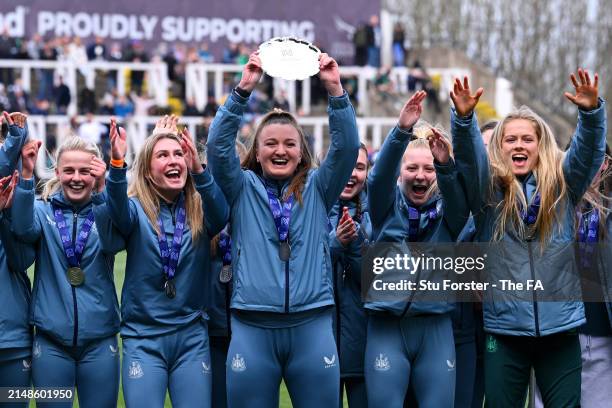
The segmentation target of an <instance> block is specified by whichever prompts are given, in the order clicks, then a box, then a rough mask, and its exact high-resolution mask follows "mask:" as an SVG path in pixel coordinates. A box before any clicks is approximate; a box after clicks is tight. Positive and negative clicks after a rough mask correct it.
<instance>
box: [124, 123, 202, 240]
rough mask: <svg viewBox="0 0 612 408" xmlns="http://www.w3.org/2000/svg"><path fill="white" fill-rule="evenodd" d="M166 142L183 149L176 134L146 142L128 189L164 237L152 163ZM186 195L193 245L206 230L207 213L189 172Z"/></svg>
mask: <svg viewBox="0 0 612 408" xmlns="http://www.w3.org/2000/svg"><path fill="white" fill-rule="evenodd" d="M162 139H172V140H174V141H176V142H177V143H178V144H179V146H180V144H181V140H180V139H179V138H178V136H176V135H174V134H172V133H160V134H156V135H152V136H150V137H148V138H147V139H145V142H144V144H143V146H142V148H141V149H140V152H138V155H137V156H136V160H135V161H134V165H133V166H132V177H131V181H130V185H129V188H128V195H129V196H130V197H136V198H137V199H138V201H139V202H140V205H141V206H142V209H143V210H144V212H145V214H146V215H147V218H148V219H149V221H150V222H151V225H152V226H153V228H154V229H155V231H156V232H157V234H160V231H159V227H158V226H157V217H158V214H159V212H160V205H161V194H160V192H159V190H158V189H157V187H156V186H155V183H153V180H152V178H151V159H152V158H153V149H154V148H155V145H156V144H157V142H159V141H160V140H162ZM183 192H184V194H185V211H186V212H187V223H188V224H189V228H191V238H192V240H193V241H197V239H198V238H199V236H200V235H201V234H202V232H203V230H204V211H203V210H202V197H200V194H199V193H198V192H197V190H196V188H195V184H194V182H193V178H192V177H191V174H190V172H189V171H187V180H186V182H185V187H184V188H183Z"/></svg>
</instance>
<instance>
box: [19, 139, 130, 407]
mask: <svg viewBox="0 0 612 408" xmlns="http://www.w3.org/2000/svg"><path fill="white" fill-rule="evenodd" d="M39 146H40V145H39V144H38V143H34V144H32V143H30V144H28V145H26V146H25V147H24V149H23V152H22V172H21V179H20V181H19V185H18V187H17V189H16V191H15V197H14V203H13V207H12V229H13V230H14V232H15V234H16V236H17V237H18V238H19V239H20V240H21V241H23V242H25V243H29V244H32V245H34V247H35V248H36V267H35V270H34V288H33V292H32V306H31V311H30V323H31V324H32V325H34V327H35V329H36V334H35V337H34V343H33V346H32V357H33V358H32V379H33V383H34V386H35V387H37V388H47V387H61V388H72V389H74V388H75V387H76V389H77V390H78V396H79V403H80V406H82V407H94V406H95V407H114V406H116V404H117V395H118V391H119V354H118V345H117V337H116V334H117V332H118V330H119V307H118V302H117V296H116V293H115V285H114V281H113V262H114V258H113V255H112V254H108V253H105V252H103V251H102V249H101V245H100V238H99V232H100V230H101V229H102V227H101V226H100V224H98V225H97V226H96V223H95V222H94V216H93V213H94V212H96V211H101V212H104V200H103V198H102V197H101V196H100V194H99V192H100V191H101V190H102V189H103V188H104V174H105V169H106V166H105V164H104V162H103V161H102V159H101V158H100V152H99V151H98V148H97V147H96V146H94V145H91V144H89V143H87V142H85V141H83V140H82V139H80V138H78V137H72V138H69V139H67V140H66V141H65V142H64V143H62V145H61V146H60V147H59V148H58V151H57V156H56V171H55V174H56V176H55V177H54V178H52V179H51V180H49V181H48V182H47V183H46V184H45V188H44V190H43V193H42V198H41V199H40V200H35V197H34V195H35V188H34V179H33V170H34V164H35V162H36V157H37V154H38V148H39ZM104 218H106V222H107V224H110V219H108V217H104V216H102V217H101V219H104ZM100 384H105V386H104V387H100ZM37 405H39V406H45V405H49V406H54V407H55V406H66V407H68V406H72V402H70V403H58V402H55V401H52V402H45V403H42V402H38V403H37Z"/></svg>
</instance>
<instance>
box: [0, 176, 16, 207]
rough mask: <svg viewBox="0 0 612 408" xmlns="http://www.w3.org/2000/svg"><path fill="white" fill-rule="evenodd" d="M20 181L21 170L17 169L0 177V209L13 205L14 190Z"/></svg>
mask: <svg viewBox="0 0 612 408" xmlns="http://www.w3.org/2000/svg"><path fill="white" fill-rule="evenodd" d="M17 181H19V172H18V171H17V170H15V171H14V172H13V174H12V175H10V176H6V177H3V178H1V179H0V211H1V210H4V209H5V208H10V207H11V205H13V192H14V191H15V186H16V185H17Z"/></svg>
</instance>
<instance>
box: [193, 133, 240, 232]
mask: <svg viewBox="0 0 612 408" xmlns="http://www.w3.org/2000/svg"><path fill="white" fill-rule="evenodd" d="M181 138H182V141H181V146H182V147H183V151H184V152H185V160H186V161H187V167H188V168H189V171H190V172H191V176H192V177H193V181H194V183H195V187H196V190H198V192H199V193H200V196H201V197H202V211H204V225H205V227H206V231H207V232H208V236H209V237H210V238H212V237H214V236H215V235H216V234H217V233H219V232H220V231H221V230H222V229H223V227H225V225H226V224H227V221H228V219H229V207H228V206H227V201H226V200H225V197H224V196H223V192H222V191H221V189H220V188H219V186H217V184H216V183H215V180H214V179H213V177H212V174H211V173H210V170H209V169H208V168H206V169H204V167H203V166H202V163H200V160H199V157H198V153H197V150H196V148H195V145H194V144H193V139H192V138H191V135H190V134H189V130H188V129H187V128H184V129H183V131H182V133H181Z"/></svg>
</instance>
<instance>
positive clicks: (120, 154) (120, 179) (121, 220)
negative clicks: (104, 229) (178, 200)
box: [106, 119, 138, 237]
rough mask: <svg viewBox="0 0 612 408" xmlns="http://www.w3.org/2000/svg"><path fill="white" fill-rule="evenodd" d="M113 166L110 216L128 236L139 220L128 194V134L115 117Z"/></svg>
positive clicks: (108, 200)
mask: <svg viewBox="0 0 612 408" xmlns="http://www.w3.org/2000/svg"><path fill="white" fill-rule="evenodd" d="M110 141H111V166H110V169H109V171H108V176H107V179H106V203H107V205H108V211H109V213H110V218H111V220H112V221H113V223H114V224H115V227H116V228H117V229H118V230H119V231H120V232H121V234H123V236H124V237H127V236H128V235H129V234H130V232H131V231H132V229H133V228H134V225H135V224H136V223H137V222H138V215H137V210H136V208H134V207H132V204H131V202H130V200H129V199H128V195H127V176H126V172H127V167H126V166H125V163H124V160H125V153H126V152H127V135H126V133H125V129H123V128H121V127H117V122H116V121H115V119H112V120H111V129H110Z"/></svg>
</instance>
